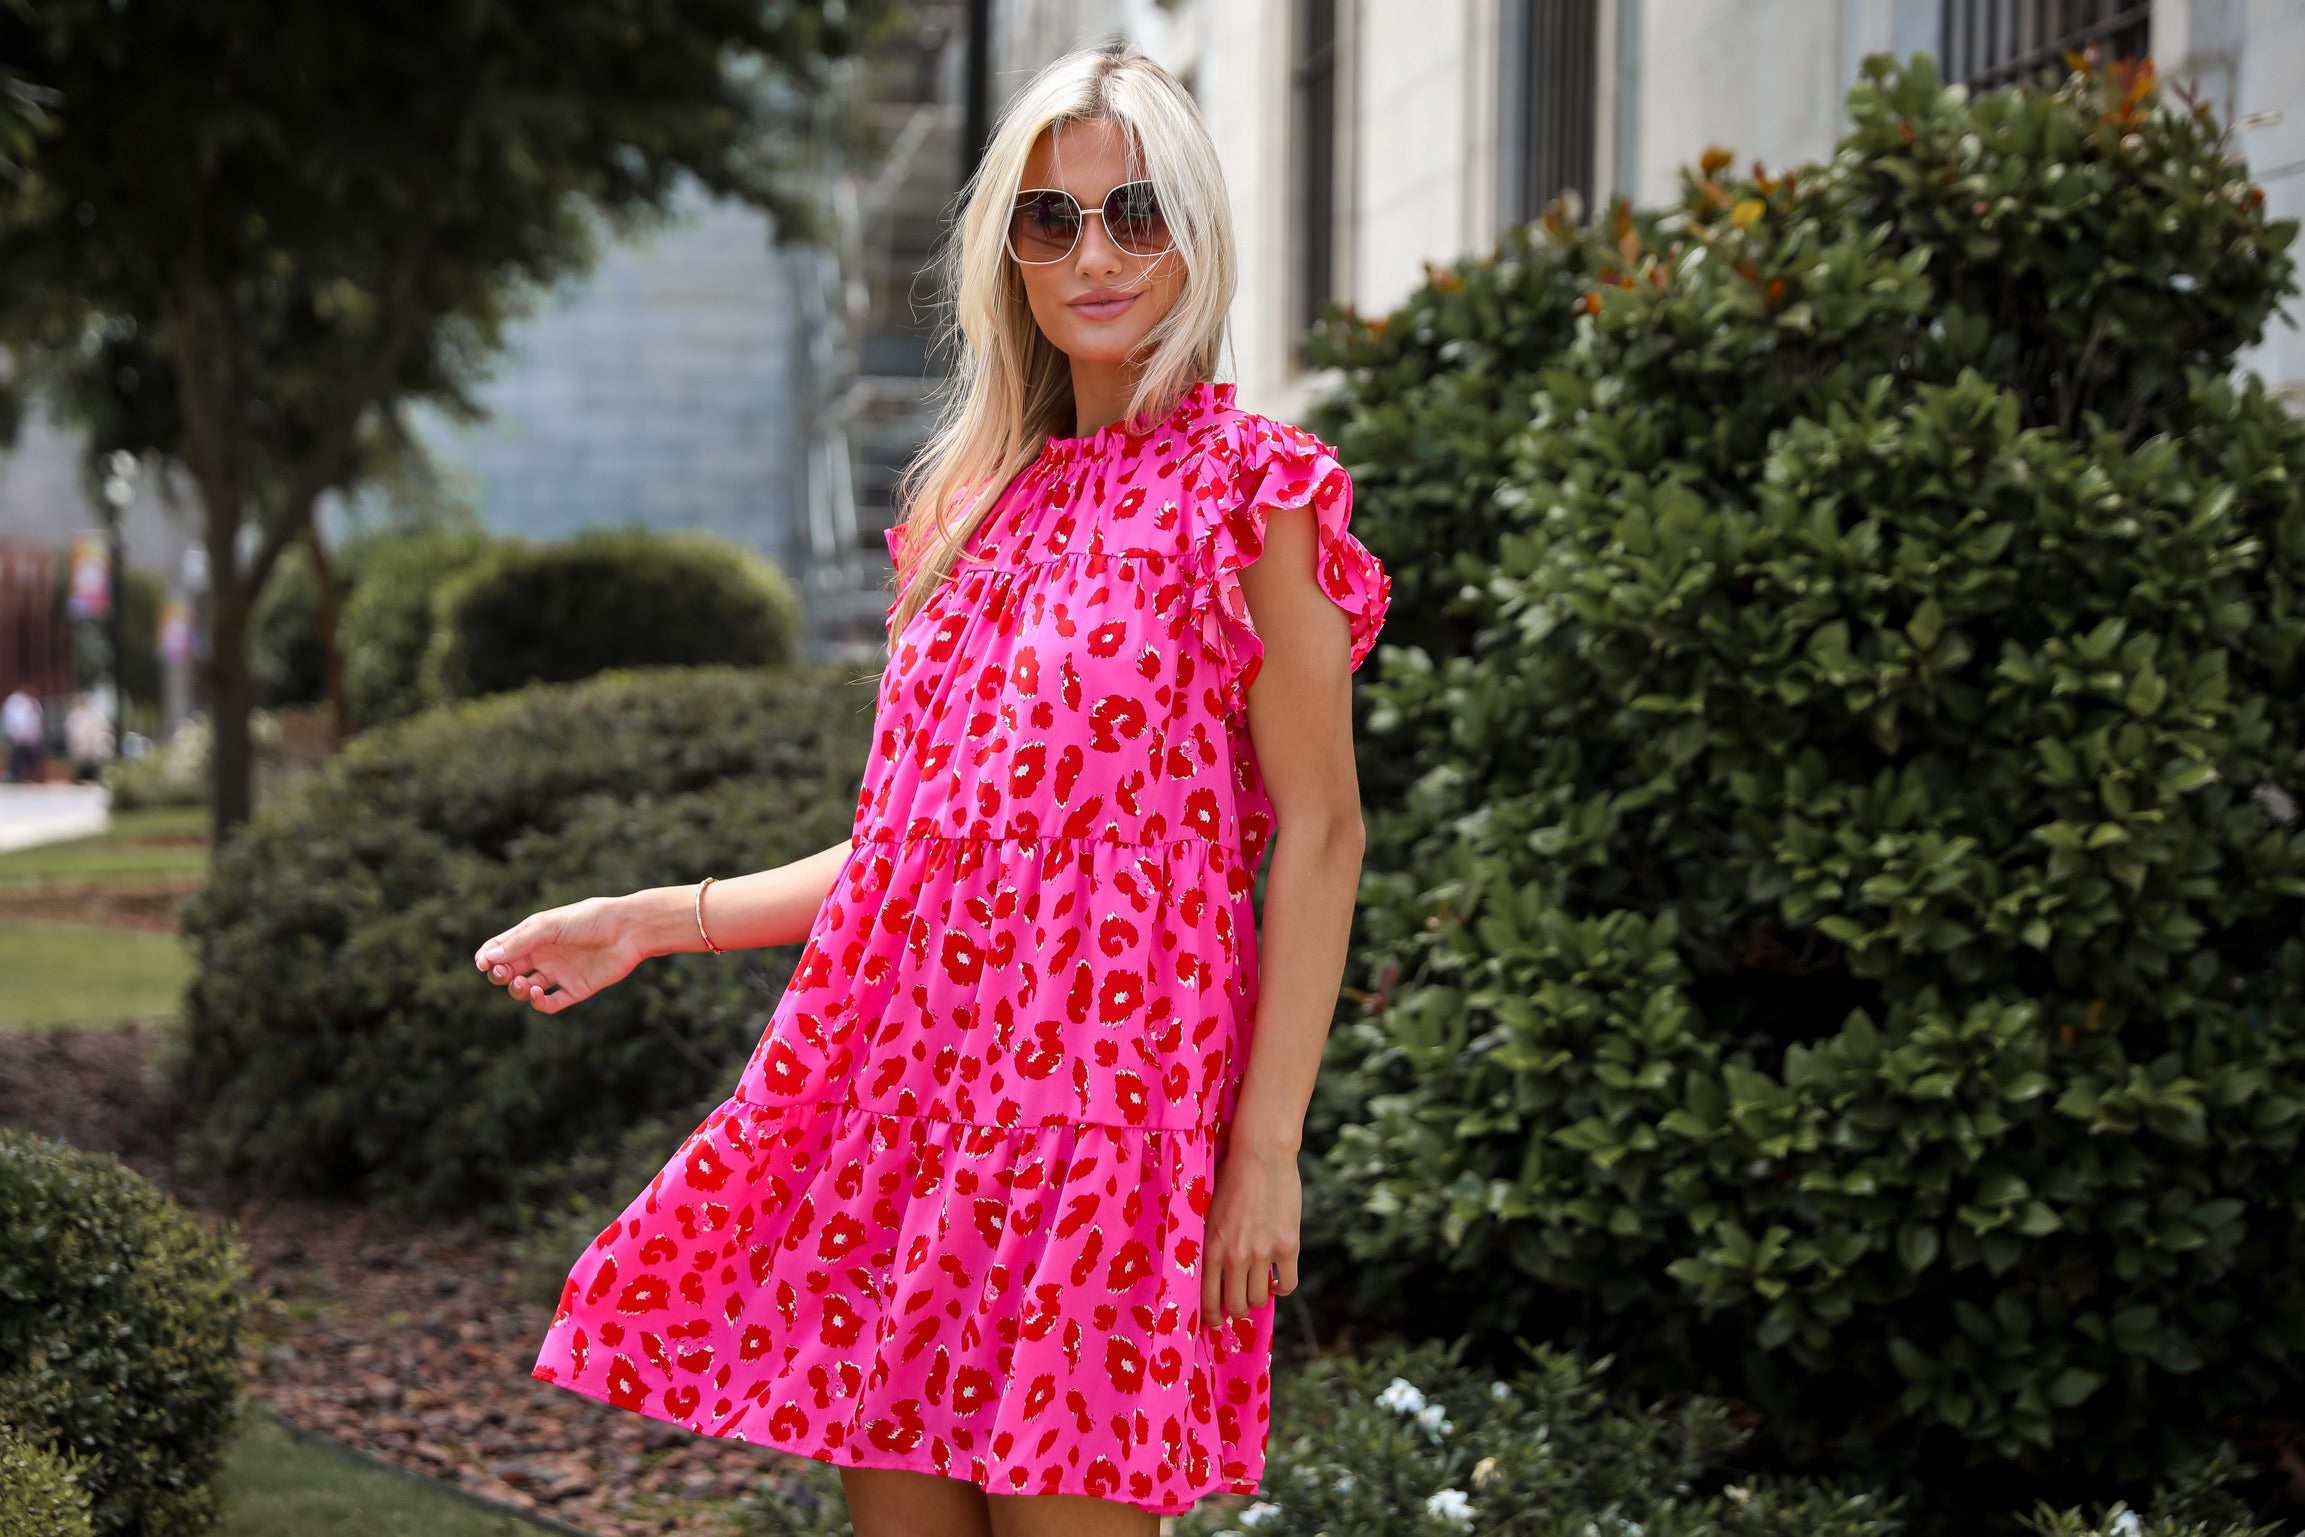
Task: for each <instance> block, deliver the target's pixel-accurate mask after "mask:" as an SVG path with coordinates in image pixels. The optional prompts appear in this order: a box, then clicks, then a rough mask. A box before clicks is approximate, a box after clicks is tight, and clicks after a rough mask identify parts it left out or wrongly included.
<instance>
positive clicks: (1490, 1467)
mask: <svg viewBox="0 0 2305 1537" xmlns="http://www.w3.org/2000/svg"><path fill="white" fill-rule="evenodd" d="M1496 1476H1497V1459H1496V1458H1494V1457H1483V1458H1482V1459H1481V1460H1480V1461H1478V1462H1476V1463H1474V1464H1473V1487H1474V1488H1475V1489H1486V1488H1487V1487H1488V1486H1489V1480H1490V1479H1492V1478H1494V1477H1496Z"/></svg>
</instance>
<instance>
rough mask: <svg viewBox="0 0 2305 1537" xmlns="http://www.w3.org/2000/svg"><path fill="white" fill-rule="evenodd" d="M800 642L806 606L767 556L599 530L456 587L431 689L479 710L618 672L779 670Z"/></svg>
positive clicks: (446, 604)
mask: <svg viewBox="0 0 2305 1537" xmlns="http://www.w3.org/2000/svg"><path fill="white" fill-rule="evenodd" d="M799 635H800V600H799V599H798V597H796V596H795V595H794V593H793V590H792V586H791V584H790V583H789V582H787V581H786V580H785V578H784V573H783V572H781V571H779V570H778V569H777V568H776V566H775V565H774V564H773V563H772V562H770V561H769V560H768V559H767V558H766V557H764V556H761V555H759V554H756V553H755V552H753V551H751V550H748V549H745V548H744V547H742V546H741V545H734V544H730V543H729V542H728V541H727V540H724V539H719V538H715V537H714V536H712V535H710V534H703V533H677V534H661V533H650V532H647V531H646V530H643V529H601V530H597V531H595V532H592V533H585V534H578V535H576V536H575V537H574V538H570V539H564V540H561V541H559V542H558V543H554V544H533V545H532V544H519V545H508V546H505V547H502V548H500V549H498V550H496V551H495V552H494V553H492V554H491V555H489V556H488V557H487V558H486V559H484V560H481V561H479V562H477V563H475V564H474V565H473V566H471V567H470V568H469V569H467V570H465V571H464V572H462V573H461V574H460V575H458V576H456V577H455V578H453V579H452V580H451V581H450V582H449V583H448V585H447V586H445V587H444V588H443V589H442V590H441V592H440V595H439V598H438V600H437V601H436V603H435V606H434V609H433V629H432V640H431V644H430V649H429V651H428V652H427V653H426V656H425V663H424V665H425V688H426V691H427V693H428V696H429V697H430V698H432V699H435V700H447V699H471V698H476V697H478V696H480V695H482V694H494V693H500V692H502V691H504V690H506V689H515V688H520V687H522V686H524V685H526V684H529V683H571V682H574V681H576V680H577V679H579V678H589V677H591V676H592V675H593V674H594V673H597V672H603V671H606V670H607V669H609V668H612V667H697V666H705V665H711V664H728V665H734V666H740V667H759V666H768V665H772V664H775V663H779V662H783V661H786V660H788V659H790V658H791V657H792V656H793V654H794V651H795V647H796V645H797V643H798V640H799Z"/></svg>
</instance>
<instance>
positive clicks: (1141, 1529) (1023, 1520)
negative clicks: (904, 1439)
mask: <svg viewBox="0 0 2305 1537" xmlns="http://www.w3.org/2000/svg"><path fill="white" fill-rule="evenodd" d="M985 1503H986V1504H987V1505H989V1506H991V1507H992V1533H993V1537H1153V1534H1154V1533H1156V1532H1158V1531H1159V1530H1160V1517H1158V1516H1156V1515H1154V1514H1153V1513H1152V1512H1151V1511H1149V1510H1139V1509H1137V1508H1136V1507H1135V1506H1134V1505H1123V1504H1121V1503H1120V1502H1119V1501H1118V1500H1100V1499H1097V1498H1095V1497H1094V1496H1091V1495H1086V1494H990V1495H986V1496H985ZM857 1537H864V1530H863V1528H861V1527H859V1528H858V1529H857Z"/></svg>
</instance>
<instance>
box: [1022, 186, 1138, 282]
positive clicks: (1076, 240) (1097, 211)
mask: <svg viewBox="0 0 2305 1537" xmlns="http://www.w3.org/2000/svg"><path fill="white" fill-rule="evenodd" d="M1131 187H1151V188H1152V189H1153V201H1154V203H1155V204H1158V203H1159V202H1160V186H1159V184H1158V183H1156V182H1154V181H1153V179H1152V178H1151V177H1149V176H1140V177H1138V178H1137V179H1136V180H1134V181H1124V182H1120V183H1117V184H1116V185H1115V186H1114V187H1113V188H1112V191H1110V192H1107V193H1106V194H1105V195H1104V197H1103V199H1102V200H1101V201H1100V202H1099V203H1098V204H1097V206H1096V207H1094V208H1090V207H1088V206H1087V205H1086V204H1084V203H1082V202H1081V200H1080V199H1079V198H1078V197H1075V196H1074V195H1073V194H1072V193H1070V192H1067V191H1066V190H1065V189H1064V188H1062V187H1019V188H1017V189H1016V192H1015V193H1014V194H1013V195H1012V196H1011V197H1010V198H1009V200H1008V223H1007V224H1006V225H1005V226H1004V227H1003V228H1002V230H1001V235H1000V243H1001V246H1002V248H1003V249H1005V250H1006V251H1007V252H1008V256H1009V260H1010V261H1013V262H1015V263H1016V264H1017V265H1018V266H1020V267H1053V266H1055V265H1056V264H1057V263H1058V262H1061V261H1070V260H1071V259H1072V254H1073V252H1075V251H1077V250H1079V249H1080V237H1081V233H1082V231H1084V230H1086V229H1087V228H1088V221H1089V219H1090V218H1091V217H1094V218H1095V219H1097V220H1098V221H1099V222H1100V223H1101V222H1102V221H1103V219H1104V205H1105V204H1106V203H1109V202H1111V201H1112V200H1113V194H1114V193H1118V192H1125V191H1127V190H1128V189H1129V188H1131ZM1040 192H1053V193H1055V194H1057V195H1058V196H1059V197H1066V198H1071V199H1072V206H1073V207H1074V208H1076V209H1078V210H1079V211H1080V228H1079V229H1076V230H1074V231H1073V236H1072V244H1071V245H1069V246H1066V247H1065V250H1064V254H1063V255H1062V256H1052V257H1050V258H1049V259H1048V260H1046V261H1037V262H1036V261H1026V260H1025V259H1024V258H1023V257H1022V256H1019V255H1018V254H1017V251H1016V205H1017V203H1018V201H1019V200H1020V199H1022V198H1026V197H1030V196H1032V195H1033V194H1035V193H1040ZM1161 224H1162V225H1163V226H1164V227H1165V226H1166V225H1167V224H1168V213H1167V210H1166V209H1165V208H1164V209H1163V210H1162V213H1161ZM1105 238H1106V239H1108V240H1112V230H1111V228H1110V226H1107V228H1106V230H1105ZM1112 247H1113V249H1114V250H1116V251H1118V252H1120V253H1121V255H1123V256H1126V257H1129V258H1131V259H1133V260H1135V261H1158V260H1160V258H1162V257H1164V256H1166V255H1168V254H1169V253H1170V252H1171V251H1174V250H1175V249H1176V248H1177V237H1176V231H1175V230H1170V231H1169V243H1168V244H1167V245H1165V246H1162V247H1161V248H1160V249H1159V250H1157V251H1145V252H1142V253H1140V252H1136V251H1132V250H1130V249H1129V248H1128V247H1127V246H1125V245H1122V244H1121V243H1120V242H1119V241H1118V240H1113V241H1112Z"/></svg>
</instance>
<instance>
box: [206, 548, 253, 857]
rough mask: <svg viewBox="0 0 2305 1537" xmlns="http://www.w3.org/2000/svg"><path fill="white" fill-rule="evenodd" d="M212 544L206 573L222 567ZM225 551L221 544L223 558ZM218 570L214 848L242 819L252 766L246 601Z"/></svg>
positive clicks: (213, 647)
mask: <svg viewBox="0 0 2305 1537" xmlns="http://www.w3.org/2000/svg"><path fill="white" fill-rule="evenodd" d="M215 542H216V541H215V540H214V539H211V540H210V546H211V554H210V558H209V567H210V569H211V570H216V569H217V568H218V567H219V566H220V565H221V564H222V563H221V562H219V561H218V560H217V559H216V558H215V555H214V553H213V547H214V545H215ZM229 552H230V545H229V543H227V545H226V558H227V559H229ZM222 570H223V576H222V578H221V579H220V580H218V581H217V583H216V585H215V587H214V589H213V591H214V598H213V599H212V607H211V609H210V612H209V627H208V730H209V746H208V751H209V759H210V766H211V769H212V773H213V778H212V780H211V788H210V795H211V803H210V804H211V809H212V814H213V821H214V829H215V839H214V841H215V846H216V847H217V848H222V847H223V846H224V842H225V840H226V839H227V838H229V837H230V836H231V835H232V833H233V831H234V830H235V829H237V828H238V827H239V826H240V824H241V823H243V822H245V821H247V820H248V815H249V812H250V810H251V809H252V808H253V803H254V795H253V793H252V791H253V781H254V777H255V767H256V763H255V752H254V747H253V742H252V740H251V738H250V734H249V730H248V717H249V713H250V711H252V710H253V709H254V708H255V705H256V688H255V684H254V682H253V681H252V680H251V679H250V678H249V676H248V610H249V603H248V597H247V594H246V593H245V592H244V591H243V590H242V584H241V582H240V580H239V573H237V572H235V571H233V570H232V568H231V567H230V566H228V565H227V566H223V567H222Z"/></svg>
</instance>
